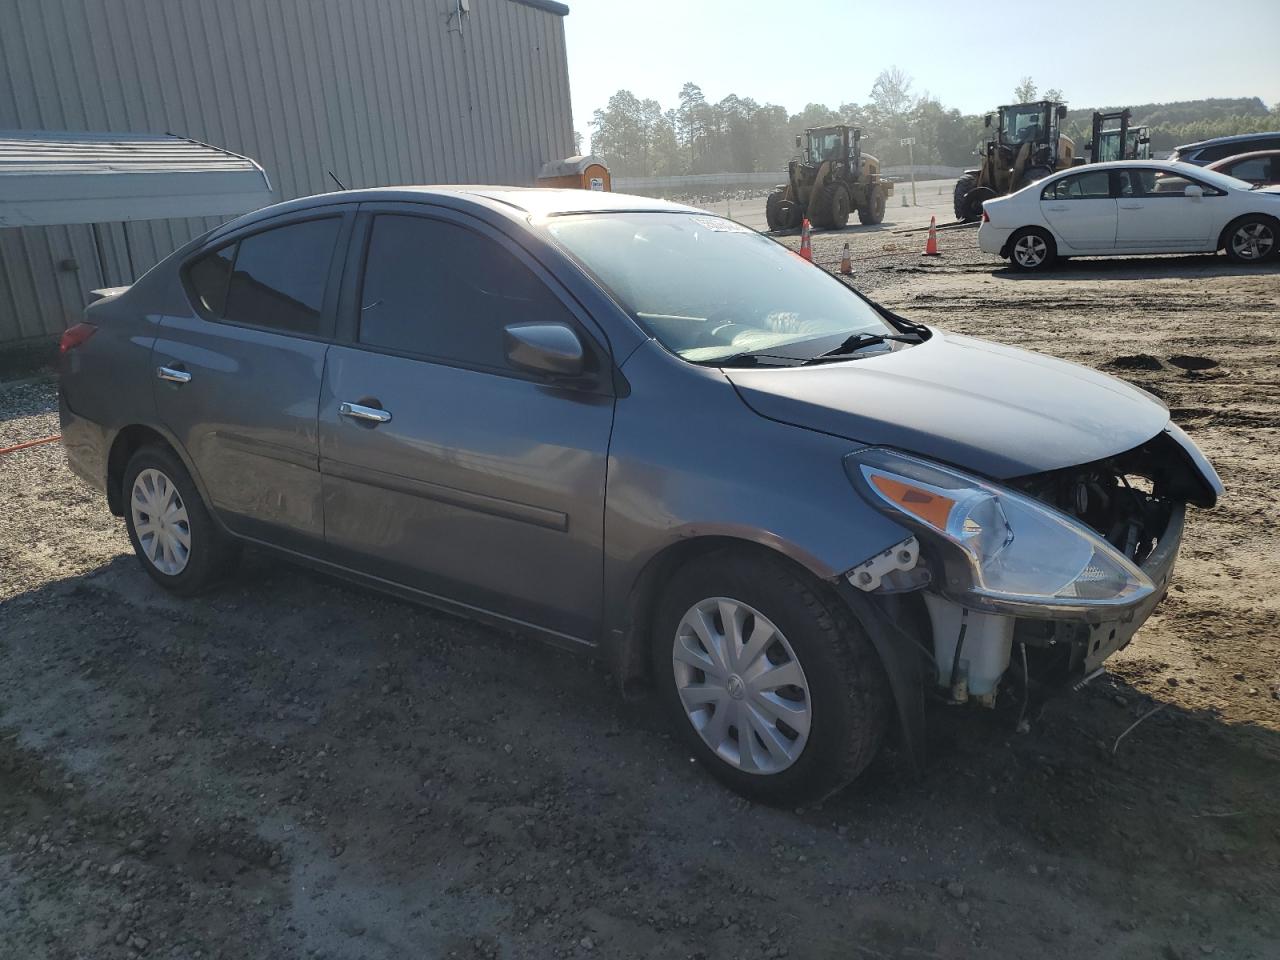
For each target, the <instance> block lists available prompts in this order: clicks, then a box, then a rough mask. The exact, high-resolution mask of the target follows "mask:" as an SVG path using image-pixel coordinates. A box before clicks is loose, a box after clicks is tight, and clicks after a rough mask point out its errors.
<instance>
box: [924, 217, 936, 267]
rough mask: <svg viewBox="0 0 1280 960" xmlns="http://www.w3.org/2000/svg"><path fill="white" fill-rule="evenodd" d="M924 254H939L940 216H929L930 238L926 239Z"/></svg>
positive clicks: (933, 255)
mask: <svg viewBox="0 0 1280 960" xmlns="http://www.w3.org/2000/svg"><path fill="white" fill-rule="evenodd" d="M924 255H925V256H926V257H936V256H938V255H939V254H938V218H937V217H930V218H929V239H928V240H927V241H925V245H924Z"/></svg>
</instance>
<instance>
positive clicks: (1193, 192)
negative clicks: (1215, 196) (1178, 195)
mask: <svg viewBox="0 0 1280 960" xmlns="http://www.w3.org/2000/svg"><path fill="white" fill-rule="evenodd" d="M1182 193H1183V196H1187V197H1191V198H1192V199H1193V200H1199V199H1200V198H1201V197H1203V196H1204V188H1203V187H1197V186H1196V185H1195V184H1194V183H1193V184H1191V185H1190V186H1188V187H1187V188H1186V189H1185V190H1183V191H1182Z"/></svg>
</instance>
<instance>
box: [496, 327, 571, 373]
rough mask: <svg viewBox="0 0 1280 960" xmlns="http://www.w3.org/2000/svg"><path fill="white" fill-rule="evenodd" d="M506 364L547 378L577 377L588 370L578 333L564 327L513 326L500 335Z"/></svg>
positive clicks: (506, 328)
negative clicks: (505, 355)
mask: <svg viewBox="0 0 1280 960" xmlns="http://www.w3.org/2000/svg"><path fill="white" fill-rule="evenodd" d="M502 345H503V349H504V350H505V351H506V354H507V362H508V363H510V364H511V365H512V366H513V367H515V368H516V369H517V370H524V371H526V372H529V373H540V374H542V375H543V376H548V377H579V376H582V374H583V372H584V371H585V370H586V367H587V357H586V351H584V350H583V348H582V341H581V340H580V339H578V335H577V333H575V332H574V331H573V329H572V328H571V327H570V326H569V325H568V324H564V323H513V324H510V325H509V326H507V327H505V328H504V329H503V331H502Z"/></svg>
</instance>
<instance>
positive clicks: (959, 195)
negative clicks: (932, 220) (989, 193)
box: [952, 176, 982, 223]
mask: <svg viewBox="0 0 1280 960" xmlns="http://www.w3.org/2000/svg"><path fill="white" fill-rule="evenodd" d="M977 185H978V181H977V179H976V178H975V177H972V176H963V177H961V178H960V179H959V180H957V181H956V189H955V193H954V194H953V195H952V199H953V202H954V205H955V211H956V219H957V220H959V221H960V222H961V223H965V222H968V221H970V220H977V219H978V217H980V216H982V206H981V205H978V209H977V210H974V209H973V207H974V204H972V203H970V202H969V201H968V199H967V198H968V196H969V191H971V190H972V189H973V188H974V187H976V186H977Z"/></svg>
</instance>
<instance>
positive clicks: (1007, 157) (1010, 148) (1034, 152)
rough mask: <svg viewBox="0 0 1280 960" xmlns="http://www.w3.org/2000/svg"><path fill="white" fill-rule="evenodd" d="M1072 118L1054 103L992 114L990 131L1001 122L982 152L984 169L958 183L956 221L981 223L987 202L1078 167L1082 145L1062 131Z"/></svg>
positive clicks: (1010, 107)
mask: <svg viewBox="0 0 1280 960" xmlns="http://www.w3.org/2000/svg"><path fill="white" fill-rule="evenodd" d="M1066 115H1067V108H1066V105H1065V104H1061V103H1057V102H1055V101H1052V100H1040V101H1037V102H1035V103H1015V104H1010V105H1007V106H1003V107H1000V108H999V110H997V111H996V114H994V115H993V114H990V113H988V114H987V116H986V126H987V129H990V128H991V126H992V120H993V118H994V117H995V116H998V117H999V122H998V123H997V124H996V129H995V130H994V131H993V135H991V136H989V137H988V139H987V140H986V142H985V143H984V144H983V145H982V147H981V149H980V150H979V155H980V156H981V157H982V165H981V166H980V167H979V168H978V169H977V170H966V171H965V172H964V175H963V176H962V177H961V178H960V179H959V180H958V181H957V182H956V187H955V194H954V203H955V211H956V219H957V220H962V221H964V220H977V219H978V218H979V217H981V216H982V201H984V200H990V199H992V198H993V197H1002V196H1004V195H1005V194H1008V193H1015V192H1017V191H1018V190H1021V189H1022V188H1023V187H1025V186H1026V185H1027V184H1029V183H1035V181H1037V180H1040V179H1043V178H1044V177H1047V176H1049V174H1051V173H1054V172H1055V171H1057V170H1065V169H1066V168H1067V167H1070V166H1072V162H1073V159H1074V157H1075V149H1076V145H1075V142H1074V141H1073V140H1072V139H1071V138H1070V137H1068V136H1067V135H1066V134H1065V133H1063V132H1062V130H1061V123H1062V118H1063V117H1065V116H1066Z"/></svg>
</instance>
